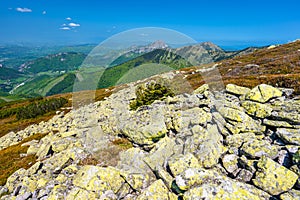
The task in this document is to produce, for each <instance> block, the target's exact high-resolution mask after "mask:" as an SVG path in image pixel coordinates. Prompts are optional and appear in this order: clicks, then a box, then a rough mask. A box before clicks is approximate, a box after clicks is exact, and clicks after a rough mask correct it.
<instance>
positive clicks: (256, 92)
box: [246, 84, 282, 103]
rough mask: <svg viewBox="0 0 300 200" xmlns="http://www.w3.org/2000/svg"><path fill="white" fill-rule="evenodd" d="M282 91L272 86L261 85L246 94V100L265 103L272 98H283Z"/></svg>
mask: <svg viewBox="0 0 300 200" xmlns="http://www.w3.org/2000/svg"><path fill="white" fill-rule="evenodd" d="M281 96H282V91H280V90H279V89H277V88H274V87H272V86H270V85H266V84H261V85H258V86H256V87H255V88H253V89H252V90H251V91H250V92H248V93H247V94H246V99H248V100H251V101H256V102H260V103H265V102H267V101H269V100H270V99H272V98H275V97H281Z"/></svg>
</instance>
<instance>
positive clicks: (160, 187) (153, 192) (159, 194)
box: [137, 179, 178, 200]
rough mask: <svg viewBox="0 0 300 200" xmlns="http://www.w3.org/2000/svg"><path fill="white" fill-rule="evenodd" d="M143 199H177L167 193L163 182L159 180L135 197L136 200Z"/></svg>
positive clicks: (175, 196) (172, 194)
mask: <svg viewBox="0 0 300 200" xmlns="http://www.w3.org/2000/svg"><path fill="white" fill-rule="evenodd" d="M144 199H160V200H177V199H178V197H177V195H175V194H174V193H171V192H169V190H168V188H167V187H166V186H165V184H164V182H163V181H162V180H161V179H159V180H157V181H155V182H154V183H152V184H151V185H150V186H149V187H148V188H147V189H145V190H144V191H143V192H142V193H141V195H139V196H138V197H137V200H144Z"/></svg>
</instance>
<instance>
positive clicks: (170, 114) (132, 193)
mask: <svg viewBox="0 0 300 200" xmlns="http://www.w3.org/2000/svg"><path fill="white" fill-rule="evenodd" d="M284 91H286V90H285V89H282V88H274V87H272V86H269V85H265V84H262V85H259V86H257V87H255V88H253V89H249V88H244V87H240V86H236V85H232V84H230V85H227V87H226V90H224V91H211V90H210V89H209V86H208V85H203V86H201V87H200V88H198V89H197V90H195V91H194V92H193V93H192V94H180V95H176V96H174V97H167V98H165V99H164V100H157V101H154V102H153V103H152V104H151V105H144V106H141V107H139V108H138V109H137V110H136V111H133V110H130V107H129V105H130V101H131V100H132V99H134V98H135V86H134V85H129V87H128V88H125V89H123V90H120V91H118V92H115V93H113V94H112V95H111V96H110V97H108V98H106V99H105V100H103V101H101V102H96V103H94V104H90V105H87V106H84V107H81V108H79V109H77V110H72V111H71V112H69V113H67V114H64V113H59V114H58V115H56V116H55V117H54V118H52V119H51V120H49V121H48V122H42V123H40V124H37V125H33V126H30V127H28V128H26V129H25V130H23V131H19V132H17V133H10V134H8V135H6V136H4V137H2V138H1V139H0V148H1V149H3V148H5V147H7V146H9V145H13V144H15V143H17V142H19V141H21V140H22V139H24V138H26V137H29V136H30V135H33V134H37V133H45V134H47V135H46V136H45V137H44V138H42V139H41V140H40V141H31V142H29V143H27V144H26V145H29V146H30V147H29V149H28V151H27V154H34V155H36V157H37V162H36V163H35V164H34V165H33V166H32V167H30V168H29V169H27V170H25V169H19V170H17V171H16V172H15V173H14V174H12V175H11V176H10V177H9V178H8V180H7V182H6V184H5V185H4V186H2V187H1V188H0V194H1V193H2V194H3V195H4V194H6V193H7V194H6V195H5V196H2V197H1V199H42V200H44V199H127V200H129V199H166V200H168V199H174V200H175V199H192V200H194V199H272V198H273V199H298V198H299V193H300V192H299V191H300V190H299V189H300V178H299V175H300V150H299V147H300V142H299V135H300V132H299V130H300V113H299V110H300V101H299V98H297V97H292V95H290V94H289V95H285V92H284ZM125 139H126V140H129V141H130V143H131V144H130V145H127V146H125V148H124V145H123V144H122V143H120V142H119V143H118V142H116V141H122V140H125ZM89 158H93V161H95V160H96V161H97V162H96V163H90V162H88V160H89Z"/></svg>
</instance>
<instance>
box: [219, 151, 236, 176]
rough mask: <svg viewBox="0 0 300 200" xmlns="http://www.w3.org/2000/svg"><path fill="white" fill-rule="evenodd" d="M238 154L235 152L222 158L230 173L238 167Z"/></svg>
mask: <svg viewBox="0 0 300 200" xmlns="http://www.w3.org/2000/svg"><path fill="white" fill-rule="evenodd" d="M238 158H239V157H238V156H237V155H235V154H226V155H225V156H224V157H223V158H222V163H223V167H224V168H225V169H226V171H227V172H229V173H231V174H232V173H234V172H235V171H237V169H238Z"/></svg>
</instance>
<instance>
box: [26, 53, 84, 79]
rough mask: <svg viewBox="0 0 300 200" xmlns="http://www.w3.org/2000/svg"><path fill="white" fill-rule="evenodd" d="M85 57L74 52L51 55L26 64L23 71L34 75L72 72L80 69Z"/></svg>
mask: <svg viewBox="0 0 300 200" xmlns="http://www.w3.org/2000/svg"><path fill="white" fill-rule="evenodd" d="M85 57H86V55H85V54H83V53H75V52H69V53H58V54H53V55H49V56H46V57H42V58H38V59H36V60H34V61H31V62H29V63H27V64H26V67H25V71H26V72H31V73H34V74H37V73H39V72H47V71H51V72H56V71H64V72H68V71H73V70H76V69H78V68H79V67H80V65H81V63H82V62H83V61H84V59H85Z"/></svg>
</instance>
